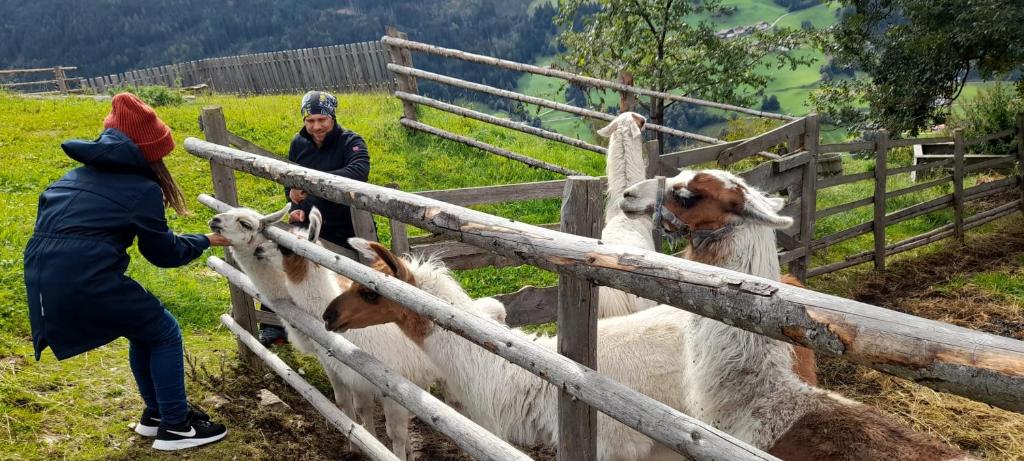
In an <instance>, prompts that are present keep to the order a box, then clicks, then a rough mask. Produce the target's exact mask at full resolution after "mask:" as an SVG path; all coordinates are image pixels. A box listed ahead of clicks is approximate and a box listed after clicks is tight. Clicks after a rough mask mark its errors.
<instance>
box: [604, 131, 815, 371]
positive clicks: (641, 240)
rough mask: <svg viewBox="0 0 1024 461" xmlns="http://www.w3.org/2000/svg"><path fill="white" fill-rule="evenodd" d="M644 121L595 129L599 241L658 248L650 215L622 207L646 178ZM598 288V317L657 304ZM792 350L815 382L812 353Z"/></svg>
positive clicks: (801, 368) (788, 279)
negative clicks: (601, 203)
mask: <svg viewBox="0 0 1024 461" xmlns="http://www.w3.org/2000/svg"><path fill="white" fill-rule="evenodd" d="M645 121H646V120H645V119H644V118H643V116H641V115H639V114H635V113H632V112H625V113H622V114H621V115H619V116H618V117H616V118H615V119H614V120H612V122H611V123H609V124H608V126H606V127H604V128H602V129H601V130H599V131H598V134H600V135H601V136H605V137H608V138H609V140H608V155H607V160H606V163H605V174H606V177H607V180H608V194H607V196H606V202H605V214H604V219H605V225H604V228H603V229H602V230H601V240H602V241H603V242H606V243H616V244H621V245H629V246H635V247H637V248H642V249H645V250H652V251H657V249H655V248H654V239H653V238H652V237H651V235H652V231H653V229H654V219H653V217H652V216H651V215H650V214H638V213H626V212H624V211H623V209H622V207H621V202H622V199H623V193H624V192H625V191H626V189H627V188H629V187H631V186H633V185H634V184H637V183H639V182H641V181H644V180H645V177H646V166H645V164H646V159H645V156H644V154H643V137H642V136H641V130H642V128H643V126H644V123H645ZM782 282H784V283H789V284H794V283H795V284H798V285H799V283H800V281H799V280H797V279H796V278H793V277H783V278H782ZM598 291H599V298H598V300H599V301H598V318H603V317H611V316H616V315H625V314H630V313H633V312H637V311H640V310H643V309H647V308H649V307H652V306H654V305H656V304H657V303H656V302H654V301H651V300H648V299H644V298H641V297H639V296H637V295H634V294H632V293H627V292H625V291H622V290H617V289H615V288H612V287H607V286H602V287H600V288H599V289H598ZM793 353H794V355H795V358H796V360H795V361H794V364H793V366H794V367H795V369H796V370H797V372H798V373H799V374H800V376H801V377H802V378H803V379H804V381H806V382H808V383H809V384H811V385H814V384H817V382H818V377H817V371H816V367H815V361H814V353H813V352H812V351H811V350H810V349H807V348H804V347H793Z"/></svg>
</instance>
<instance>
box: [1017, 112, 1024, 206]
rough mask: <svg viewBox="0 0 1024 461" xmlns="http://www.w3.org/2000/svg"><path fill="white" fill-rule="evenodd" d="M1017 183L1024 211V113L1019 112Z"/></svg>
mask: <svg viewBox="0 0 1024 461" xmlns="http://www.w3.org/2000/svg"><path fill="white" fill-rule="evenodd" d="M1017 185H1018V186H1020V199H1021V200H1020V209H1021V212H1024V114H1017Z"/></svg>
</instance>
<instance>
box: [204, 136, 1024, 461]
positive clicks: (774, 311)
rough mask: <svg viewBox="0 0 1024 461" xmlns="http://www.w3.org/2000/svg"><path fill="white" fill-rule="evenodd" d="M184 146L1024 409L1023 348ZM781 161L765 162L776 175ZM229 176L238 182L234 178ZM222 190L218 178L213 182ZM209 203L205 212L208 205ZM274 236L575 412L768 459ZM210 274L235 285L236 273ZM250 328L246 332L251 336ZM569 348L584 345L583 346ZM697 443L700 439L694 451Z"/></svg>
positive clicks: (572, 275)
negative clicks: (479, 349) (577, 407)
mask: <svg viewBox="0 0 1024 461" xmlns="http://www.w3.org/2000/svg"><path fill="white" fill-rule="evenodd" d="M185 148H186V150H187V151H188V152H190V153H192V154H193V155H197V156H199V157H201V158H205V159H209V160H210V161H211V162H212V164H214V165H218V167H225V168H230V169H235V170H239V171H244V172H247V173H250V174H254V175H256V176H259V177H263V178H267V179H271V180H273V181H275V182H278V183H281V184H284V185H287V186H289V187H298V188H301V189H303V190H310V191H317V192H316V193H317V195H320V196H322V197H324V198H326V199H328V200H332V201H336V202H339V203H346V204H348V205H350V206H353V207H355V208H359V209H363V210H366V211H369V212H373V213H376V214H380V215H382V216H386V217H388V218H389V219H394V220H398V221H401V222H404V223H406V224H410V225H414V226H417V227H420V228H423V229H426V230H428V231H431V232H434V233H437V234H443V235H446V236H448V237H450V238H458V239H459V240H460V241H462V242H464V243H466V244H470V245H474V246H476V247H478V248H481V249H486V250H487V251H491V252H494V253H496V254H497V255H500V256H502V257H505V258H513V259H521V260H522V261H523V262H525V263H527V264H531V265H535V266H537V267H540V268H543V269H547V270H553V271H556V272H558V273H559V275H560V276H563V280H568V281H577V282H576V283H579V282H578V281H582V282H585V283H587V284H590V283H597V284H602V285H609V286H614V287H616V288H618V289H622V290H624V291H627V292H630V293H634V294H637V295H639V296H641V297H644V298H648V299H654V300H657V301H660V302H665V303H668V304H671V305H674V306H677V307H679V308H682V309H686V310H689V311H691V312H694V313H696V314H699V315H703V316H707V317H710V318H714V319H717V320H720V321H723V322H726V323H728V324H730V325H734V326H735V327H737V328H742V329H744V330H747V331H752V332H755V333H758V334H762V335H767V336H769V337H772V338H775V339H778V340H782V341H786V342H789V343H794V344H799V345H802V346H805V347H809V348H811V349H813V350H815V351H816V352H818V353H822V354H829V355H835V356H840V357H843V358H846V359H848V360H851V361H854V362H856V363H860V364H863V365H866V366H870V367H873V368H875V369H877V370H880V371H882V372H885V373H888V374H893V375H895V376H900V377H903V378H907V379H912V380H914V381H915V382H918V383H920V384H923V385H926V386H929V387H932V388H935V389H938V390H942V391H945V392H952V393H956V394H959V395H962V396H965V397H968V398H972V399H975V400H979V401H983V402H987V403H990V404H993V405H996V406H1000V407H1002V408H1006V409H1008V410H1011V411H1017V412H1024V401H1022V400H1021V399H1020V389H1022V388H1024V372H1021V370H1022V369H1024V343H1022V342H1020V341H1016V340H1012V339H1008V338H1003V337H999V336H995V335H990V334H987V333H982V332H977V331H973V330H969V329H965V328H960V327H956V326H952V325H948V324H943V323H941V322H935V321H930V320H925V319H921V318H917V317H913V316H910V315H906V314H902V313H898V312H893V311H890V310H888V309H884V308H880V307H877V306H872V305H868V304H864V303H858V302H855V301H851V300H846V299H842V298H837V297H834V296H830V295H825V294H821V293H816V292H813V291H809V290H804V289H801V288H797V287H792V286H788V285H784V284H781V283H778V282H775V281H769V280H765V279H761V278H758V277H755V276H751V275H747V274H741V273H736V272H732V271H728V270H725V269H721V268H715V267H711V266H706V265H701V264H697V263H693V262H690V261H687V260H684V259H681V258H675V257H672V256H669V255H661V254H658V253H654V252H648V251H644V250H639V249H636V248H633V247H625V246H616V245H608V244H602V243H600V242H598V241H597V240H595V239H592V238H588V237H583V236H570V235H567V234H563V233H561V232H557V231H554V230H550V229H546V228H543V227H538V226H531V225H527V224H522V223H518V222H510V221H509V220H508V219H505V218H499V217H495V216H490V215H487V214H484V213H481V212H477V211H473V210H469V209H466V208H463V207H460V206H457V205H454V204H450V203H445V202H441V201H438V200H435V199H431V198H428V197H424V196H422V195H416V194H410V193H407V192H403V191H399V190H394V189H389V188H385V187H380V186H375V185H371V184H366V183H361V182H358V181H352V180H348V179H345V178H340V177H336V176H333V175H329V174H326V173H322V172H318V171H314V170H309V169H305V168H302V167H298V166H295V165H292V164H288V163H286V162H282V161H280V160H277V159H274V158H269V157H266V156H262V155H253V154H250V153H246V152H243V151H239V150H236V149H232V148H230V147H225V146H220V145H217V144H213V143H208V142H204V141H200V140H197V139H191V138H190V139H187V140H186V141H185ZM783 160H785V159H782V160H779V161H776V162H773V164H774V165H777V164H778V162H781V161H783ZM773 168H774V167H773ZM755 170H756V169H755ZM797 170H798V169H797ZM220 171H224V170H220ZM228 171H230V170H228ZM229 174H230V175H231V176H232V177H233V174H232V173H229ZM224 182H225V181H223V180H222V179H219V178H215V184H218V183H224ZM588 182H589V183H593V182H595V181H593V180H590V181H575V180H574V179H570V180H568V184H573V183H576V184H586V183H588ZM575 189H576V191H575V192H574V193H573V194H570V196H572V195H575V196H576V197H588V196H589V193H581V192H580V188H579V186H576V187H575ZM229 194H230V191H227V192H225V195H229ZM227 198H230V197H227ZM577 200H578V201H577ZM577 200H572V201H573V202H576V203H585V202H586V200H587V199H577ZM204 203H208V204H210V203H212V202H210V201H208V200H207V201H204ZM214 206H221V205H217V204H214ZM218 209H220V208H218ZM563 220H564V219H563ZM581 233H585V232H581ZM268 236H269V237H270V238H272V239H273V240H275V241H276V242H278V243H279V244H281V245H283V246H285V247H288V248H291V249H293V250H294V251H296V252H297V253H298V254H301V255H303V256H305V257H307V258H310V259H311V260H313V261H314V262H317V263H319V264H322V265H324V266H325V267H328V268H329V269H331V270H334V271H337V272H339V273H342V274H343V275H346V276H348V277H350V278H352V279H353V280H355V281H357V282H360V283H364V284H368V285H372V286H374V287H376V289H377V290H378V291H379V292H380V293H381V294H382V295H384V296H386V297H389V298H391V299H395V300H398V301H399V302H401V303H403V304H404V305H406V306H408V307H409V308H411V309H413V310H415V311H417V312H419V313H420V314H422V315H425V316H426V317H428V318H432V319H437V320H435V322H436V323H437V324H438V325H439V326H441V327H442V328H446V329H449V330H451V331H453V332H455V333H457V334H459V335H462V336H464V337H466V338H467V339H469V340H470V341H473V342H475V343H477V344H480V345H486V347H487V349H488V350H489V351H491V352H493V353H495V354H497V355H500V356H502V357H503V358H505V359H507V360H509V361H511V362H512V363H514V364H516V365H519V366H521V367H523V368H525V369H527V370H528V371H530V372H532V373H534V374H536V375H538V376H540V377H541V378H542V379H545V380H547V381H549V382H551V383H553V384H555V385H557V386H558V387H559V388H560V389H562V390H563V391H564V392H566V393H567V394H569V395H570V396H571V397H572V398H575V399H577V401H578V402H583V403H585V404H587V405H590V406H593V407H594V408H596V409H597V410H598V411H601V412H603V413H605V414H608V415H609V416H611V417H613V418H615V419H616V420H618V421H621V422H622V423H624V424H626V425H627V426H629V427H631V428H634V429H636V430H638V431H640V432H642V433H644V434H646V435H649V436H651V437H652V438H654V439H655V440H658V441H659V442H661V443H664V444H665V445H666V446H669V447H671V448H673V449H674V450H676V451H678V452H680V453H684V454H687V455H690V456H693V457H696V458H698V459H705V458H709V457H714V458H725V459H733V458H735V459H763V458H768V456H767V455H765V454H763V453H760V452H758V451H757V450H755V449H752V448H750V447H749V446H746V445H743V444H742V443H738V442H736V441H735V440H734V439H731V438H730V437H728V436H727V435H724V434H721V433H718V432H715V431H714V430H713V429H710V428H708V427H707V426H705V425H703V424H702V423H700V422H699V421H695V420H692V419H690V418H688V417H686V416H685V415H682V414H681V413H678V412H676V411H674V410H672V409H670V408H667V407H665V406H664V405H662V404H660V403H658V402H655V401H652V400H651V399H649V398H647V397H644V396H642V395H639V394H637V393H635V392H632V391H630V390H628V389H625V388H623V387H622V386H621V385H619V384H617V383H614V382H612V381H610V380H608V379H607V378H604V377H603V376H601V375H600V374H597V373H596V372H594V371H593V370H592V369H591V368H588V367H583V366H581V365H579V364H577V363H575V362H573V361H572V360H569V359H568V358H566V357H562V356H559V355H557V354H554V353H552V352H551V351H549V350H546V349H543V348H541V347H539V346H537V345H536V344H533V343H532V342H529V341H523V340H522V339H520V338H518V337H516V336H513V335H509V334H508V332H507V330H505V329H503V328H500V327H497V326H496V325H494V324H492V323H490V322H486V321H482V320H480V319H477V318H475V317H473V316H470V315H467V314H466V313H464V312H461V311H459V310H458V309H454V308H453V307H452V306H450V305H448V304H446V303H444V302H443V301H440V300H438V299H437V298H433V297H430V296H424V295H423V293H422V292H420V291H419V290H417V289H416V288H414V287H412V286H409V285H406V284H404V283H402V282H400V281H398V280H396V279H394V278H389V277H385V276H383V275H381V274H379V273H376V272H374V271H372V270H370V269H368V268H365V267H364V266H361V265H359V264H358V263H355V262H354V261H351V260H349V259H347V258H337V257H336V256H335V255H334V254H333V253H331V252H329V251H326V250H324V249H322V248H319V247H317V246H315V245H312V244H309V243H308V242H304V241H301V240H299V239H297V238H295V237H293V236H291V235H289V234H288V233H287V232H284V231H282V230H280V229H276V228H271V229H269V230H268ZM211 265H214V266H216V264H212V263H211ZM215 268H216V267H215ZM222 269H223V267H222ZM218 271H219V272H222V273H225V274H227V275H230V274H229V272H230V271H227V270H223V271H222V270H218ZM232 277H233V278H232V280H233V283H235V284H236V285H240V286H244V285H245V283H244V280H242V279H241V278H239V277H237V276H232ZM560 285H568V284H560ZM243 289H244V288H243ZM560 289H577V290H578V285H577V288H571V287H562V288H560ZM250 294H252V292H251V289H250ZM559 302H560V303H562V304H563V305H562V306H560V307H559V314H560V316H563V315H565V316H567V315H569V313H572V312H576V313H577V316H580V314H579V313H581V312H582V313H584V314H585V313H587V312H589V311H590V310H591V309H593V308H595V307H596V305H595V304H591V303H590V300H589V299H588V297H586V296H582V297H580V296H577V297H559ZM569 302H580V303H581V305H580V304H566V303H569ZM280 313H281V314H282V315H283V316H285V317H286V318H287V319H288V320H289V321H291V322H292V323H293V325H298V326H299V327H300V328H302V329H303V330H304V331H306V332H307V333H309V334H310V336H311V337H313V338H314V339H315V340H316V341H317V342H318V343H320V344H321V345H323V346H324V347H327V348H329V349H330V350H335V349H337V348H338V347H340V346H338V344H334V343H337V342H338V340H336V339H331V338H327V337H326V332H325V331H324V330H323V329H322V326H321V325H320V322H319V321H317V320H316V319H313V318H312V317H310V316H308V315H306V316H305V317H304V318H303V315H305V314H301V313H299V312H298V311H297V310H295V309H294V308H291V309H289V308H288V307H287V306H286V307H285V308H284V309H282V310H281V311H280ZM559 320H560V321H566V320H570V322H568V323H572V322H571V319H568V318H560V319H559ZM560 327H562V326H561V325H560ZM247 331H248V332H250V333H251V331H252V330H247ZM844 331H857V332H858V335H856V336H849V335H845V336H844V335H843V334H842V333H841V332H844ZM576 338H581V339H582V340H586V338H587V335H579V336H577V337H576ZM576 338H572V339H576ZM332 341H333V343H332ZM590 347H593V346H592V345H591V346H590ZM332 348H333V349H332ZM357 355H358V354H356V353H355V352H351V353H345V354H339V355H338V358H339V360H341V361H342V362H344V363H345V364H346V365H347V366H349V367H351V368H353V369H355V370H356V371H357V372H359V373H361V374H363V375H364V376H366V377H367V379H369V380H370V381H371V382H374V383H375V384H377V385H378V386H382V389H385V388H386V389H387V391H386V392H388V393H389V395H391V393H392V392H394V391H395V386H394V381H393V380H388V379H387V378H386V377H381V376H377V375H375V374H374V372H373V371H372V370H367V365H366V363H364V362H366V361H365V360H362V361H361V360H356V359H355V358H354V357H356V356H357ZM410 410H412V411H413V412H414V413H416V414H417V415H418V416H420V417H421V418H426V419H424V420H425V421H428V420H431V419H432V418H430V416H431V415H432V414H431V413H430V412H429V411H424V410H423V409H417V408H410ZM561 414H566V413H561ZM434 419H438V420H445V418H434ZM652 421H656V423H652ZM562 424H565V425H566V426H572V425H573V424H574V421H572V420H569V421H562V422H560V425H562ZM438 429H439V430H441V431H442V432H445V433H446V434H448V435H449V436H451V437H452V438H453V440H455V441H456V443H458V444H460V446H463V447H470V448H472V447H479V446H480V444H479V440H480V439H479V437H477V436H476V435H468V434H467V433H465V432H459V431H453V430H450V429H445V428H440V427H439V428H438ZM694 431H696V433H697V434H699V436H698V437H691V434H694V433H695V432H694ZM591 440H592V434H591ZM695 440H699V441H700V442H699V443H695V442H694V441H695ZM583 453H584V454H582V455H581V454H580V452H569V451H566V452H563V454H562V455H560V457H561V459H588V458H587V456H588V455H587V454H586V451H584V452H583ZM483 457H484V458H486V459H514V458H513V457H512V456H511V455H510V456H509V457H508V458H503V457H499V456H497V455H494V454H493V453H492V454H491V455H486V456H483ZM769 459H770V458H769Z"/></svg>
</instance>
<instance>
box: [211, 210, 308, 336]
mask: <svg viewBox="0 0 1024 461" xmlns="http://www.w3.org/2000/svg"><path fill="white" fill-rule="evenodd" d="M290 209H291V204H290V203H289V204H287V205H285V207H284V208H283V209H281V210H280V211H277V212H276V213H273V214H270V215H267V216H265V217H264V216H262V215H260V214H259V213H258V212H257V211H255V210H252V209H249V208H233V209H231V210H230V211H227V212H224V213H220V214H218V215H216V216H214V217H213V219H211V220H210V230H212V231H214V232H216V233H218V234H220V235H223V236H224V237H226V238H227V239H228V240H230V241H231V246H229V247H228V248H227V251H229V252H230V253H231V256H232V257H233V258H234V260H235V262H236V263H238V266H239V268H240V269H241V270H242V272H245V274H246V275H247V276H249V280H251V281H252V284H253V285H255V286H256V291H258V292H259V293H260V296H262V297H263V299H265V300H267V301H268V303H269V304H270V305H273V304H274V301H279V300H288V301H291V295H289V294H288V288H287V287H286V286H285V277H284V271H283V270H281V266H279V265H275V264H271V263H270V262H269V261H268V260H267V257H266V254H267V249H268V248H274V247H276V244H274V242H271V241H269V240H267V238H266V237H265V236H264V235H263V230H264V229H265V228H266V227H267V225H270V224H273V223H275V222H277V221H279V220H280V219H281V217H282V216H284V215H285V214H286V213H288V211H289V210H290ZM281 325H282V326H284V329H285V331H286V332H287V333H288V338H289V339H290V340H291V343H292V345H293V346H294V347H295V349H297V350H298V351H299V352H302V353H304V354H313V353H314V350H315V349H314V347H313V342H312V340H310V339H309V338H308V337H307V336H306V335H304V334H302V333H301V332H299V330H297V329H295V328H294V327H292V326H291V325H290V324H289V323H288V322H286V321H284V320H283V319H282V320H281Z"/></svg>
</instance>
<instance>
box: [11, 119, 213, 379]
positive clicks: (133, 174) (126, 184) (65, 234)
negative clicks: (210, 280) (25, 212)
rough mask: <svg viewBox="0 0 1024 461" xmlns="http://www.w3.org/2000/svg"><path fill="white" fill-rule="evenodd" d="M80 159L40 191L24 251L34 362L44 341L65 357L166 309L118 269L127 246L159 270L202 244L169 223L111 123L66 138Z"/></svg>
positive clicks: (153, 187) (204, 242) (152, 184)
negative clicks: (97, 131) (93, 133)
mask: <svg viewBox="0 0 1024 461" xmlns="http://www.w3.org/2000/svg"><path fill="white" fill-rule="evenodd" d="M61 148H62V149H64V152H65V153H66V154H67V155H68V156H69V157H71V158H72V159H74V160H77V161H79V162H81V163H83V164H84V166H81V167H79V168H75V169H74V170H71V171H70V172H68V173H67V174H65V175H64V177H62V178H61V179H60V180H58V181H57V182H54V183H53V184H51V185H50V186H49V187H47V188H46V190H45V191H43V193H42V194H41V195H40V196H39V210H38V216H37V217H36V224H35V232H34V233H33V234H32V238H31V239H30V240H29V243H28V246H27V247H26V248H25V287H26V289H27V292H28V306H29V320H30V322H31V324H32V342H33V345H34V346H35V354H36V360H39V357H40V355H41V354H42V352H43V350H44V349H46V347H50V349H51V350H53V353H54V355H56V356H57V358H58V359H60V360H64V359H67V358H70V357H73V356H75V355H78V354H80V353H82V352H86V351H88V350H91V349H93V348H96V347H99V346H102V345H104V344H106V343H108V342H110V341H112V340H114V339H116V338H118V337H120V336H124V335H125V334H126V333H129V332H131V331H133V330H134V329H136V328H137V327H139V326H140V325H144V324H145V323H146V322H149V321H152V320H153V319H155V318H156V317H157V316H159V315H161V314H162V313H163V311H164V307H163V305H162V304H161V303H160V301H159V300H158V299H156V297H154V296H153V295H151V294H149V292H147V291H146V290H145V289H144V288H142V286H141V285H139V284H138V283H137V282H136V281H134V280H132V279H131V278H129V277H127V276H126V275H125V270H126V269H127V268H128V262H129V257H128V253H127V249H128V247H130V246H131V245H132V242H133V241H134V240H135V238H136V237H138V239H139V252H140V253H142V255H143V256H144V257H145V258H146V259H147V260H148V261H149V262H151V263H153V264H155V265H157V266H159V267H178V266H182V265H184V264H187V263H188V262H189V261H192V260H193V259H195V258H196V257H198V256H199V255H200V254H201V253H202V252H203V250H205V249H207V248H209V246H210V240H209V239H208V238H207V237H206V236H205V235H202V234H183V235H175V234H174V233H173V232H171V230H170V229H168V228H167V221H166V219H165V217H164V203H163V193H162V192H161V189H160V186H159V184H158V183H157V182H156V177H155V175H154V174H153V170H152V169H151V168H150V167H149V164H148V163H147V162H146V160H145V159H144V158H143V156H142V152H141V151H140V150H139V148H138V147H137V146H136V145H135V144H134V143H133V142H132V141H131V140H130V139H129V138H128V136H126V135H125V134H124V133H122V132H120V131H118V130H116V129H113V128H110V129H107V130H105V131H104V132H103V133H102V134H101V135H100V137H99V138H98V139H96V140H95V141H77V140H76V141H67V142H65V143H63V144H61Z"/></svg>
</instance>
